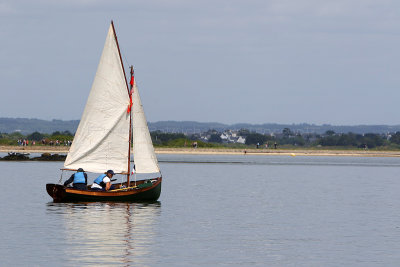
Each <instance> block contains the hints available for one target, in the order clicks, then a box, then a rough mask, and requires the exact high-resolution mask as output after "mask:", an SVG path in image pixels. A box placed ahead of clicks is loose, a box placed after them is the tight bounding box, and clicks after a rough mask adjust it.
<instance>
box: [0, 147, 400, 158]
mask: <svg viewBox="0 0 400 267" xmlns="http://www.w3.org/2000/svg"><path fill="white" fill-rule="evenodd" d="M68 150H69V147H65V146H26V147H22V146H0V152H3V153H8V152H27V153H55V154H56V153H67V152H68ZM155 151H156V153H157V154H192V155H270V156H276V155H281V156H340V157H343V156H349V157H400V151H375V150H314V149H228V148H196V149H194V148H163V147H156V148H155ZM245 151H246V153H245Z"/></svg>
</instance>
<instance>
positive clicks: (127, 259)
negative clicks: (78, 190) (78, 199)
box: [48, 202, 161, 266]
mask: <svg viewBox="0 0 400 267" xmlns="http://www.w3.org/2000/svg"><path fill="white" fill-rule="evenodd" d="M48 211H51V213H53V214H61V216H60V218H61V219H63V224H62V225H64V227H65V228H64V229H63V230H64V231H63V232H65V237H62V238H63V239H64V240H65V242H66V244H65V246H66V247H65V249H66V251H65V253H66V254H67V255H71V257H68V258H67V261H68V264H69V263H71V264H72V265H76V266H78V265H82V264H85V265H89V266H90V265H93V266H95V265H98V264H99V263H101V264H106V265H108V264H117V265H128V266H132V265H135V266H136V265H137V266H143V265H148V264H150V263H151V259H152V258H151V257H150V254H151V253H152V251H151V250H152V247H154V246H155V243H156V240H155V236H156V235H157V233H156V231H157V230H158V227H157V225H158V221H159V217H160V212H161V203H160V202H155V203H151V204H149V203H104V202H100V203H79V204H73V203H59V204H57V203H49V204H48Z"/></svg>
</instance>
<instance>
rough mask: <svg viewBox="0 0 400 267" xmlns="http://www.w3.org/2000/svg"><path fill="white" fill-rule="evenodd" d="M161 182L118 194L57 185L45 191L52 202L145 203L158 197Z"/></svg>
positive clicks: (50, 185)
mask: <svg viewBox="0 0 400 267" xmlns="http://www.w3.org/2000/svg"><path fill="white" fill-rule="evenodd" d="M161 180H162V178H158V179H157V182H155V183H154V184H153V186H151V187H147V188H141V189H133V190H129V191H118V192H106V191H90V190H87V191H85V190H77V189H72V188H66V187H64V186H62V185H58V184H46V190H47V193H48V194H49V195H50V196H51V197H52V198H53V201H54V202H97V201H112V202H142V201H145V202H147V201H156V200H157V199H158V198H159V197H160V194H161Z"/></svg>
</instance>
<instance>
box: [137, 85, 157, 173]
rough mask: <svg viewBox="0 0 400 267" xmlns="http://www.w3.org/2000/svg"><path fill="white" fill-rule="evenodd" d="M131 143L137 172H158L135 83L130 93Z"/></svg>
mask: <svg viewBox="0 0 400 267" xmlns="http://www.w3.org/2000/svg"><path fill="white" fill-rule="evenodd" d="M132 144H133V158H134V161H135V171H136V172H137V173H157V172H160V168H159V167H158V161H157V157H156V154H155V153H154V147H153V143H152V141H151V137H150V133H149V128H148V126H147V121H146V116H145V115H144V111H143V106H142V101H141V100H140V96H139V90H138V88H137V87H136V83H135V84H134V87H133V93H132Z"/></svg>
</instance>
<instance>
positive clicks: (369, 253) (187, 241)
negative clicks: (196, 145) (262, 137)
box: [0, 155, 400, 266]
mask: <svg viewBox="0 0 400 267" xmlns="http://www.w3.org/2000/svg"><path fill="white" fill-rule="evenodd" d="M159 159H160V161H161V162H160V166H161V169H162V171H163V176H164V181H163V189H162V194H161V197H160V199H159V202H157V203H153V204H134V203H133V204H127V203H117V204H112V203H80V204H54V203H52V201H51V198H50V197H49V196H48V195H47V193H46V192H45V184H46V183H47V182H57V181H58V180H59V178H60V171H59V170H58V169H59V168H60V167H61V166H62V163H61V162H56V163H52V162H0V170H1V173H2V181H3V190H2V191H3V192H2V193H1V194H0V207H1V208H0V211H1V216H0V225H1V226H0V261H1V262H0V265H1V266H14V265H18V266H99V265H107V266H109V265H117V266H399V265H400V253H399V251H400V175H399V174H400V159H398V158H350V157H287V156H278V157H274V156H249V155H247V156H183V155H160V156H159ZM65 178H66V176H65V177H64V180H65ZM93 178H95V177H94V175H89V180H90V181H92V180H93Z"/></svg>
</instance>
